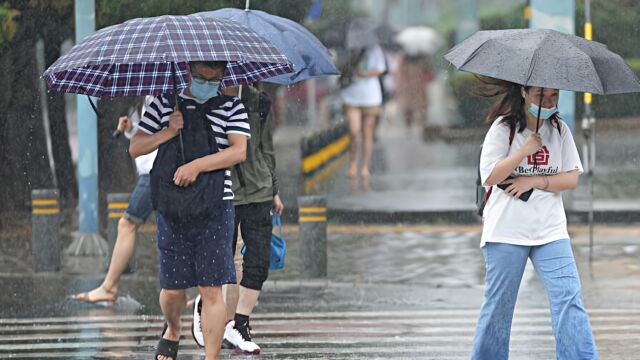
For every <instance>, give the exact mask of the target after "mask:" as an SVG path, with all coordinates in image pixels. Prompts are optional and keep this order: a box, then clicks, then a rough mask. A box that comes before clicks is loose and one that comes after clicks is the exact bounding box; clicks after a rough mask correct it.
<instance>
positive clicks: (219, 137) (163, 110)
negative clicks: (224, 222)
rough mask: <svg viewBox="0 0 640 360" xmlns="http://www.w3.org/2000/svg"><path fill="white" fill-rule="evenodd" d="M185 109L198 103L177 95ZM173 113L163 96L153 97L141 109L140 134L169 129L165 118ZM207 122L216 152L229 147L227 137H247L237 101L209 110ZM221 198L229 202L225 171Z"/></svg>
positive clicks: (228, 174) (228, 180)
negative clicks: (238, 135) (215, 142)
mask: <svg viewBox="0 0 640 360" xmlns="http://www.w3.org/2000/svg"><path fill="white" fill-rule="evenodd" d="M180 97H181V98H182V100H184V101H185V106H186V107H187V108H188V107H189V106H197V105H198V102H197V101H196V100H195V99H193V98H190V97H188V96H186V95H185V94H184V93H181V94H180ZM172 112H173V109H172V108H171V103H170V102H169V100H167V98H166V97H165V96H163V95H160V96H156V97H155V98H154V99H153V101H152V102H151V103H150V104H149V105H146V106H145V109H144V116H143V118H142V119H141V120H140V123H139V124H138V126H139V128H140V130H142V131H144V132H145V133H147V134H149V135H152V134H154V133H156V132H158V131H160V130H162V129H163V128H165V127H168V126H169V116H170V115H171V113H172ZM207 118H208V119H209V120H210V121H211V128H212V129H213V131H214V133H215V135H216V141H217V143H218V149H219V150H220V151H224V149H226V148H228V147H229V140H228V135H229V134H240V135H245V136H246V137H248V138H249V137H251V133H250V131H249V130H250V129H249V122H248V116H247V111H246V110H245V108H244V105H242V102H241V101H240V99H239V98H237V97H234V98H231V99H230V100H229V101H227V102H225V103H224V104H222V105H220V106H219V107H217V108H214V109H211V111H210V112H209V113H208V114H207ZM224 178H225V181H224V195H223V200H233V191H232V190H231V186H232V183H231V172H230V171H229V169H226V171H225V175H224Z"/></svg>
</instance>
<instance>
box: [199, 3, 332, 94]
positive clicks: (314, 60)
mask: <svg viewBox="0 0 640 360" xmlns="http://www.w3.org/2000/svg"><path fill="white" fill-rule="evenodd" d="M195 15H199V16H212V17H216V18H223V19H230V20H233V21H235V22H237V23H240V24H242V25H244V26H246V27H248V28H250V29H251V30H253V31H255V32H257V33H258V34H260V35H261V36H263V37H264V38H265V39H268V40H269V42H270V43H272V44H273V45H274V46H275V47H276V48H278V50H280V52H282V53H283V54H284V55H285V56H286V57H287V59H289V61H291V62H292V63H293V71H294V72H293V73H290V74H284V75H279V76H275V77H271V78H268V79H264V80H263V81H265V82H270V83H275V84H282V85H290V84H293V83H296V82H299V81H302V80H306V79H309V78H311V77H315V76H325V75H339V74H340V72H339V71H338V69H336V67H335V65H334V64H333V62H332V61H331V56H330V55H329V51H327V48H325V46H324V45H323V44H322V43H321V42H320V40H318V39H317V38H316V37H315V36H314V35H313V34H312V33H311V32H310V31H309V30H307V29H306V28H305V27H304V26H302V25H300V24H298V23H296V22H295V21H292V20H289V19H286V18H283V17H280V16H275V15H271V14H268V13H266V12H264V11H260V10H241V9H233V8H228V9H220V10H216V11H207V12H201V13H197V14H195Z"/></svg>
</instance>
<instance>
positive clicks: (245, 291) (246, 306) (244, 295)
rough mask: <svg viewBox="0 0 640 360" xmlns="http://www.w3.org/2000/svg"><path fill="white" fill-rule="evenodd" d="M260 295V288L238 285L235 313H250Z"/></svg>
mask: <svg viewBox="0 0 640 360" xmlns="http://www.w3.org/2000/svg"><path fill="white" fill-rule="evenodd" d="M259 297H260V290H253V289H249V288H246V287H244V286H240V298H239V300H238V308H237V310H236V313H238V314H242V315H247V316H249V315H251V313H252V312H253V308H254V307H255V306H256V304H257V303H258V298H259Z"/></svg>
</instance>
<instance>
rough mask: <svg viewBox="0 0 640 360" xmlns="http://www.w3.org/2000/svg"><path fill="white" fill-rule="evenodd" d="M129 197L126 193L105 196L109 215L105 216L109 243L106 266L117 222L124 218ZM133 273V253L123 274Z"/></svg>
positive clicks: (116, 236) (112, 246)
mask: <svg viewBox="0 0 640 360" xmlns="http://www.w3.org/2000/svg"><path fill="white" fill-rule="evenodd" d="M129 197H131V194H128V193H115V194H107V203H108V204H107V210H108V213H109V214H108V216H107V218H108V220H107V243H109V256H108V258H107V261H108V262H107V264H111V256H112V255H113V248H114V246H115V245H116V239H117V238H118V222H119V221H120V218H122V217H123V216H124V212H125V210H127V207H128V206H129ZM134 251H135V250H134ZM134 271H136V256H135V252H134V255H133V257H132V258H131V261H129V264H127V268H126V269H125V270H124V272H125V274H130V273H133V272H134Z"/></svg>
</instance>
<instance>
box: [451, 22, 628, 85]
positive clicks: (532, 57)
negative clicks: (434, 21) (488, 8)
mask: <svg viewBox="0 0 640 360" xmlns="http://www.w3.org/2000/svg"><path fill="white" fill-rule="evenodd" d="M444 57H445V59H447V60H448V61H449V62H451V63H452V64H453V65H454V66H455V67H456V68H458V70H462V71H467V72H471V73H474V74H478V75H484V76H489V77H493V78H496V79H501V80H507V81H511V82H514V83H517V84H521V85H528V86H537V87H544V88H553V89H561V90H570V91H578V92H591V93H594V94H599V95H607V94H620V93H629V92H640V81H639V80H638V77H637V76H636V74H635V73H634V72H633V70H631V69H630V68H629V66H628V65H627V64H625V62H624V61H623V60H622V58H621V57H620V56H619V55H618V54H615V53H613V52H611V51H609V50H608V49H607V47H606V46H605V45H603V44H601V43H598V42H595V41H588V40H585V39H583V38H580V37H577V36H574V35H569V34H563V33H561V32H557V31H554V30H548V29H516V30H494V31H478V32H476V33H475V34H473V35H472V36H470V37H469V38H467V39H465V40H464V41H462V42H461V43H460V44H458V45H456V46H455V47H454V48H452V49H451V50H449V52H448V53H447V54H446V55H445V56H444Z"/></svg>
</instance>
